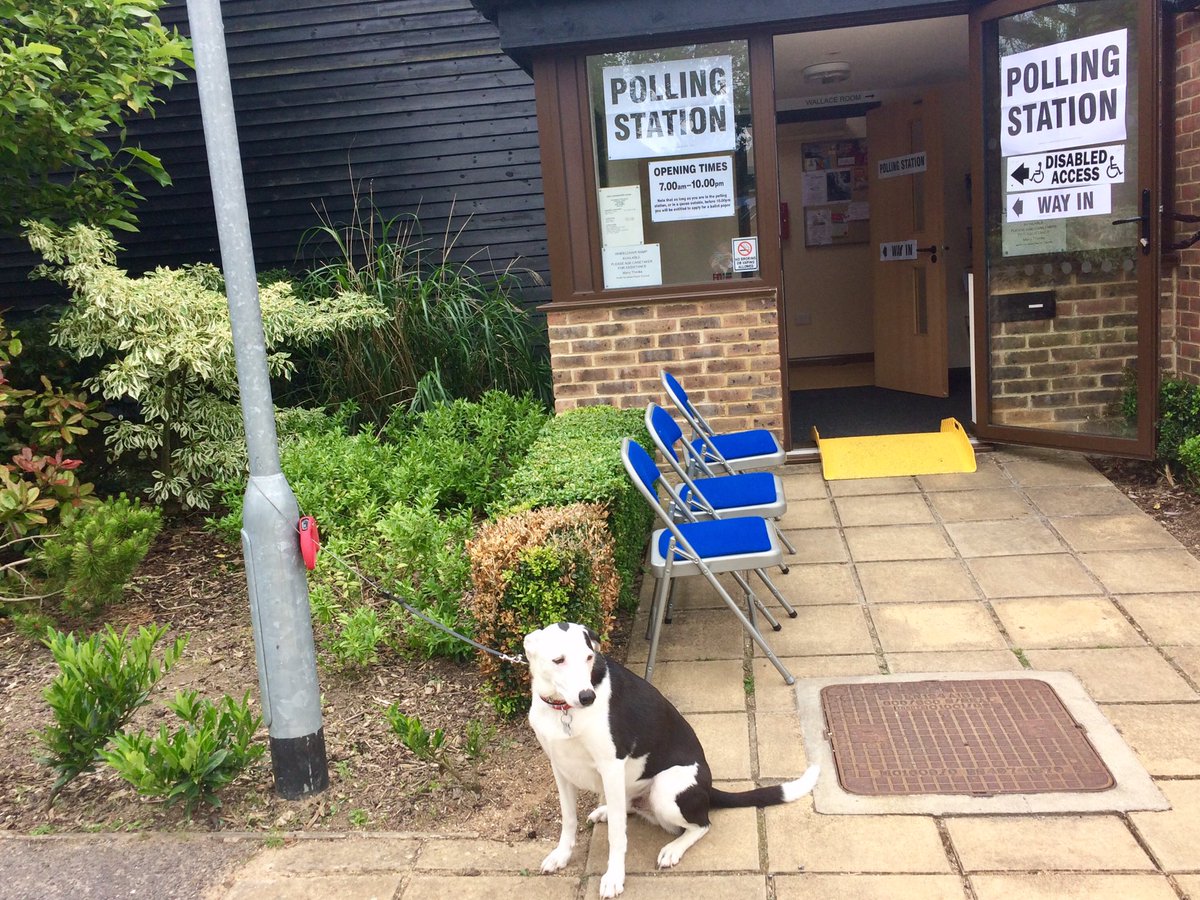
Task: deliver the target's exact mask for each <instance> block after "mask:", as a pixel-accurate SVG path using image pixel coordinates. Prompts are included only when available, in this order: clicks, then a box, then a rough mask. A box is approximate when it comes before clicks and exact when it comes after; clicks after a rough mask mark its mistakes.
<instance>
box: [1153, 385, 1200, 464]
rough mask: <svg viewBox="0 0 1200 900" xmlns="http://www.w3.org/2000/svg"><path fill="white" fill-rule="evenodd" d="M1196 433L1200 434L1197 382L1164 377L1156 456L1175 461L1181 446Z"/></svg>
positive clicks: (1160, 399) (1199, 391) (1159, 407)
mask: <svg viewBox="0 0 1200 900" xmlns="http://www.w3.org/2000/svg"><path fill="white" fill-rule="evenodd" d="M1195 434H1200V386H1197V385H1195V384H1193V383H1192V382H1190V381H1186V380H1184V379H1182V378H1177V377H1175V378H1164V379H1163V381H1162V384H1161V385H1160V386H1159V394H1158V448H1157V453H1158V458H1159V459H1161V460H1165V461H1167V462H1176V461H1178V460H1179V458H1180V457H1179V451H1180V447H1181V446H1182V445H1183V443H1184V441H1186V440H1187V439H1188V438H1189V437H1191V436H1192V435H1195Z"/></svg>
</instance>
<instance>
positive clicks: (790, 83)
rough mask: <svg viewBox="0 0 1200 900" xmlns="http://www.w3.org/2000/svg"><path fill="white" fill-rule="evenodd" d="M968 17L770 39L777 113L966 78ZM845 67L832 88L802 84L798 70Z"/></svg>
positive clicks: (951, 17)
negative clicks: (810, 101)
mask: <svg viewBox="0 0 1200 900" xmlns="http://www.w3.org/2000/svg"><path fill="white" fill-rule="evenodd" d="M967 55H968V54H967V17H966V16H950V17H945V18H940V19H922V20H919V21H915V22H895V23H892V24H887V25H864V26H861V27H858V28H839V29H835V30H832V31H809V32H805V33H802V34H784V35H779V36H777V37H776V38H775V98H776V106H777V107H778V108H779V109H789V108H794V107H796V106H799V105H800V101H801V100H802V99H803V98H804V97H810V96H819V95H821V94H837V93H843V92H846V91H880V92H884V91H888V90H890V89H893V88H907V87H916V86H919V85H926V84H943V83H945V82H948V81H957V80H962V79H965V78H966V77H967V74H968V69H967ZM835 60H837V61H842V62H848V63H849V64H850V78H849V80H847V81H842V82H839V83H837V84H820V83H819V82H818V83H811V82H806V81H805V80H804V76H803V75H802V74H801V70H802V69H803V68H804V67H805V66H808V65H812V64H813V63H821V62H832V61H835Z"/></svg>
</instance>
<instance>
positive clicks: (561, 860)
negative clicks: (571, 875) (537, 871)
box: [542, 847, 572, 875]
mask: <svg viewBox="0 0 1200 900" xmlns="http://www.w3.org/2000/svg"><path fill="white" fill-rule="evenodd" d="M571 849H572V848H570V847H555V848H554V850H553V851H551V853H550V854H549V855H548V856H547V857H546V858H545V859H543V860H542V874H543V875H549V874H550V873H551V872H557V871H559V870H560V869H565V868H566V867H567V863H569V862H570V861H571Z"/></svg>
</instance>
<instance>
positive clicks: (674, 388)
mask: <svg viewBox="0 0 1200 900" xmlns="http://www.w3.org/2000/svg"><path fill="white" fill-rule="evenodd" d="M662 383H663V387H664V388H666V389H667V395H668V396H669V397H670V398H671V402H672V403H674V404H675V405H676V406H678V407H679V411H680V412H681V413H683V415H684V417H685V418H690V417H691V415H692V414H693V412H694V410H693V409H692V404H691V401H689V400H688V395H687V391H685V390H684V389H683V385H681V384H680V383H679V381H678V380H677V379H676V378H675V376H674V375H672V374H671V373H670V372H667V371H665V370H664V371H663V373H662Z"/></svg>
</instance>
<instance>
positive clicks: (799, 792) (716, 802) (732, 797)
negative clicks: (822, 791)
mask: <svg viewBox="0 0 1200 900" xmlns="http://www.w3.org/2000/svg"><path fill="white" fill-rule="evenodd" d="M820 774H821V767H820V766H809V767H808V769H807V770H806V771H805V773H804V774H803V775H801V776H800V777H799V778H797V779H796V780H795V781H785V782H784V783H783V784H776V785H772V786H771V787H761V788H754V789H753V790H750V791H722V790H718V789H717V788H709V791H708V802H709V803H710V804H711V805H712V806H713V807H715V808H717V809H729V808H733V807H737V806H776V805H778V804H780V803H791V802H792V801H793V800H799V799H800V798H801V797H803V796H804V795H805V794H807V793H808V792H809V791H811V790H812V789H813V788H814V787H816V785H817V777H818V776H819V775H820Z"/></svg>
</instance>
